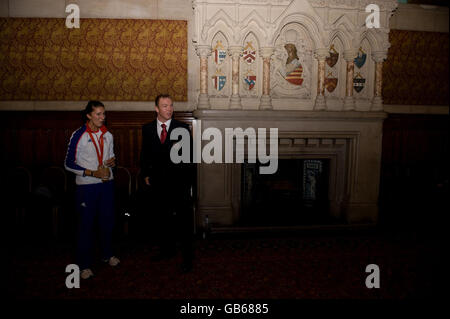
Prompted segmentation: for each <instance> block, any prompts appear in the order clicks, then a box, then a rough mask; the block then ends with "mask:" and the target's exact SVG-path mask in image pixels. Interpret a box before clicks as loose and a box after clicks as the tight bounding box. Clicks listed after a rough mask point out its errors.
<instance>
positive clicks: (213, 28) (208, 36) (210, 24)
mask: <svg viewBox="0 0 450 319" xmlns="http://www.w3.org/2000/svg"><path fill="white" fill-rule="evenodd" d="M232 25H233V20H232V19H231V18H230V16H229V15H227V14H226V13H225V12H224V11H223V10H220V11H218V12H217V13H216V14H215V15H214V16H213V17H212V18H211V19H209V20H208V21H207V22H206V23H205V25H204V26H203V31H202V38H203V39H204V40H205V42H206V43H211V42H212V41H213V39H214V37H215V36H216V34H218V33H219V32H221V33H222V34H223V36H224V37H225V38H226V39H227V42H228V44H231V41H232V39H233V34H234V32H233V27H232Z"/></svg>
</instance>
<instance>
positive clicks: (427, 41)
mask: <svg viewBox="0 0 450 319" xmlns="http://www.w3.org/2000/svg"><path fill="white" fill-rule="evenodd" d="M389 41H390V43H391V47H390V48H389V51H388V58H387V60H386V61H385V62H384V63H383V93H382V94H383V103H384V104H408V105H448V104H449V97H448V91H449V68H448V54H449V52H448V44H449V38H448V33H439V32H422V31H403V30H391V32H390V33H389Z"/></svg>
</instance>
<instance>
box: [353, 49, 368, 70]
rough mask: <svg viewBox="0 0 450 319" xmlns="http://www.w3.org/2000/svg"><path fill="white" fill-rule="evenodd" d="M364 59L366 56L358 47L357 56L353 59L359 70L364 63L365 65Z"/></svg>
mask: <svg viewBox="0 0 450 319" xmlns="http://www.w3.org/2000/svg"><path fill="white" fill-rule="evenodd" d="M366 57H367V54H366V53H365V52H364V51H363V49H362V48H361V47H360V48H359V51H358V56H357V57H356V58H355V60H354V61H355V65H356V66H357V67H358V68H359V69H361V68H362V66H363V65H364V63H366Z"/></svg>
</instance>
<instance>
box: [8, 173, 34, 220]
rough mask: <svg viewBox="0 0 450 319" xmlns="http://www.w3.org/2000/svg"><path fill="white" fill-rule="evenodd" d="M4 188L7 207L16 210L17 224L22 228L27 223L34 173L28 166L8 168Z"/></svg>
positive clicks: (15, 218)
mask: <svg viewBox="0 0 450 319" xmlns="http://www.w3.org/2000/svg"><path fill="white" fill-rule="evenodd" d="M3 177H4V178H5V179H4V181H3V185H2V188H3V189H4V191H3V194H4V195H5V200H6V207H8V210H11V211H14V221H15V225H17V226H18V227H19V228H22V227H23V226H24V223H25V213H26V209H27V205H28V203H29V200H30V195H31V187H32V175H31V172H30V171H29V170H28V169H27V168H26V167H22V166H19V167H15V168H12V169H8V170H6V172H5V175H4V176H3Z"/></svg>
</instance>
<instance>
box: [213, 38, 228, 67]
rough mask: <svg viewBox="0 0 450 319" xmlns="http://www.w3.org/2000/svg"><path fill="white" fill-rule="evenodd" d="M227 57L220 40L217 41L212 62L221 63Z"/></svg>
mask: <svg viewBox="0 0 450 319" xmlns="http://www.w3.org/2000/svg"><path fill="white" fill-rule="evenodd" d="M226 57H227V51H226V50H225V48H224V47H223V45H222V41H217V42H216V46H215V47H214V62H216V64H221V63H222V62H223V61H224V60H225V58H226Z"/></svg>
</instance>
